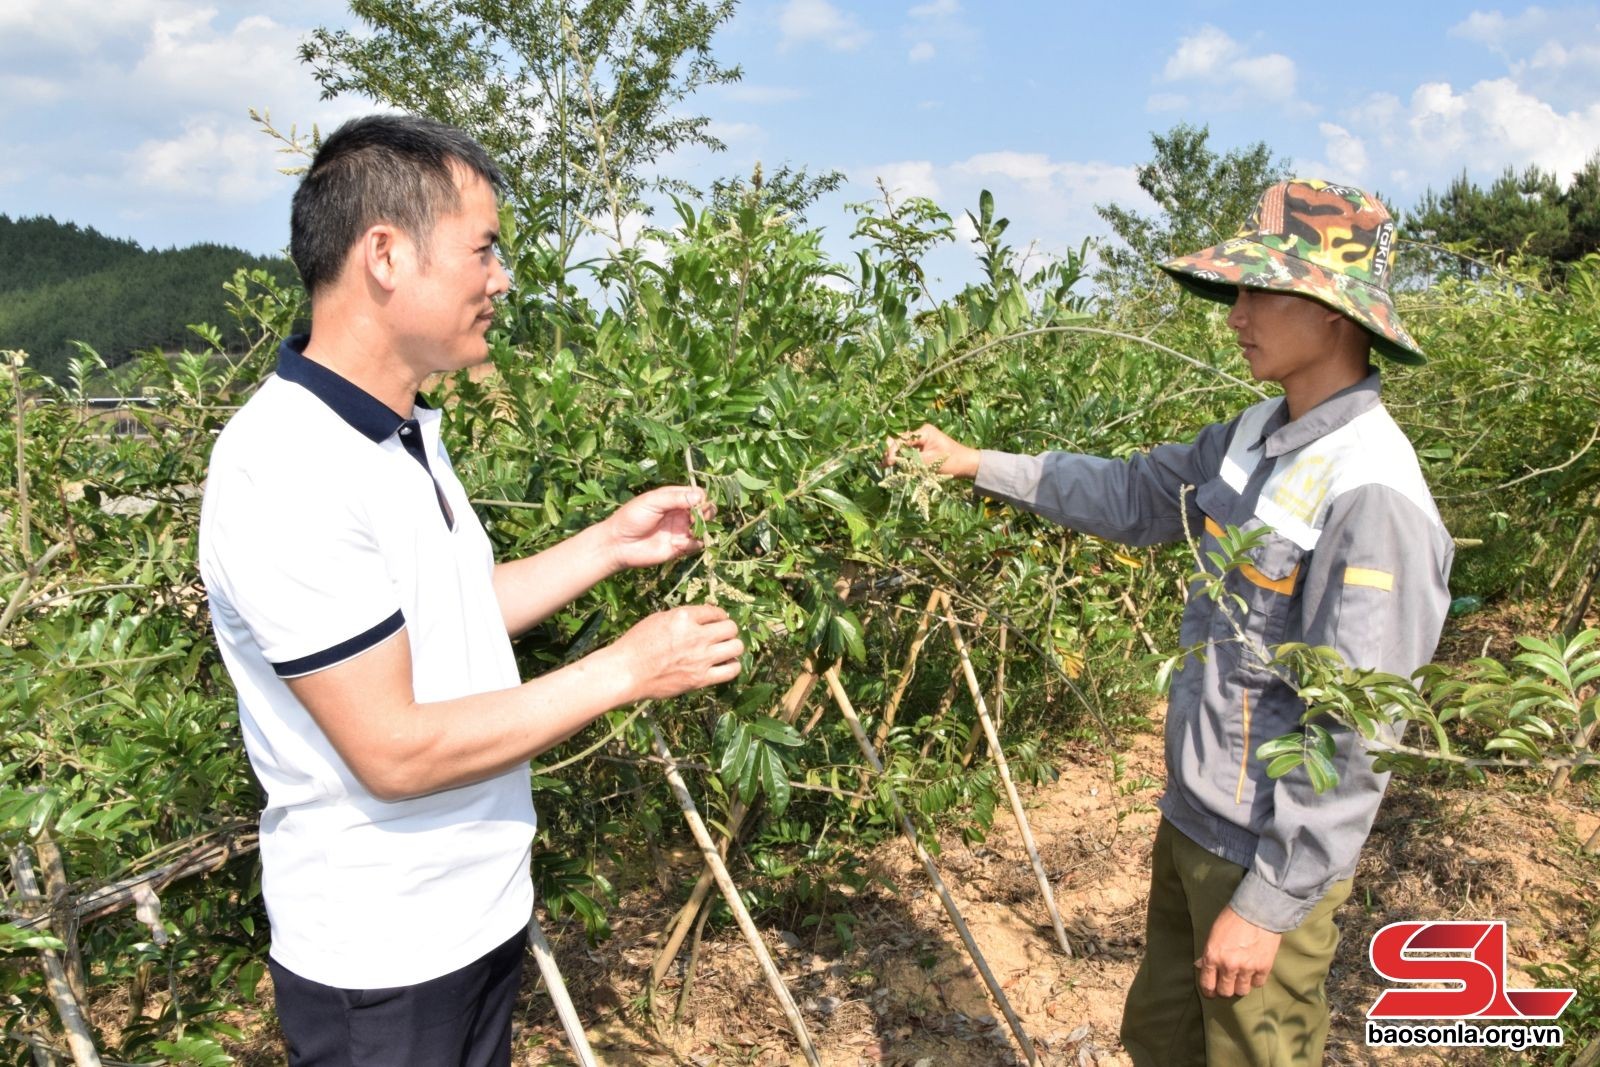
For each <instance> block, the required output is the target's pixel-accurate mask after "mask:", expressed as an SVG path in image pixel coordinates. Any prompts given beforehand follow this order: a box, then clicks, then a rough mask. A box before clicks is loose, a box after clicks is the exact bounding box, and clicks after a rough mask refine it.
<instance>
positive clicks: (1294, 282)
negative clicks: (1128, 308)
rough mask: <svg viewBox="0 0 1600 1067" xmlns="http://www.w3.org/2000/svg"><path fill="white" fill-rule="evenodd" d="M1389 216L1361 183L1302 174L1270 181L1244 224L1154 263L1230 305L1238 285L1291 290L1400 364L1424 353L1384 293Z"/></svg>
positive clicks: (1389, 256)
mask: <svg viewBox="0 0 1600 1067" xmlns="http://www.w3.org/2000/svg"><path fill="white" fill-rule="evenodd" d="M1393 254H1394V220H1393V219H1391V218H1390V217H1389V212H1388V211H1387V210H1385V209H1384V206H1383V205H1382V204H1380V203H1378V201H1376V200H1374V199H1373V198H1372V197H1370V196H1368V195H1367V194H1366V193H1363V192H1362V191H1361V190H1360V189H1353V188H1351V187H1350V186H1348V185H1333V184H1330V183H1328V182H1322V181H1315V180H1312V179H1307V178H1291V179H1290V180H1288V181H1286V182H1279V183H1278V184H1276V185H1274V186H1271V187H1270V188H1268V189H1267V191H1266V192H1265V193H1263V194H1262V195H1261V202H1260V203H1259V204H1257V205H1256V209H1255V211H1254V212H1252V213H1251V215H1250V218H1249V220H1248V221H1247V222H1246V223H1245V224H1244V227H1243V228H1242V229H1241V230H1240V231H1239V232H1238V233H1237V234H1235V235H1234V236H1233V237H1231V238H1229V239H1228V240H1226V241H1224V242H1222V243H1221V244H1219V245H1216V246H1214V247H1211V248H1207V249H1205V250H1204V251H1202V252H1196V253H1194V254H1193V255H1188V256H1181V257H1179V258H1178V259H1174V260H1169V261H1168V262H1166V263H1163V264H1161V269H1162V270H1164V271H1166V272H1167V273H1168V274H1170V275H1171V276H1172V277H1173V279H1174V280H1175V281H1177V282H1178V283H1179V284H1180V285H1182V286H1183V287H1184V288H1185V289H1188V290H1189V291H1190V292H1192V293H1194V294H1196V295H1198V296H1203V297H1205V298H1206V299H1208V300H1218V301H1221V302H1223V303H1225V304H1231V303H1232V302H1233V300H1234V297H1235V295H1236V294H1237V290H1238V287H1239V286H1241V285H1242V286H1244V287H1245V288H1247V289H1266V290H1270V291H1273V292H1282V293H1298V294H1300V295H1301V296H1308V297H1310V298H1311V299H1313V300H1316V301H1318V302H1320V303H1323V304H1326V305H1327V306H1328V307H1331V308H1333V309H1334V310H1335V311H1338V312H1341V313H1342V314H1344V315H1346V316H1348V317H1349V318H1351V319H1354V320H1355V321H1356V322H1357V323H1359V324H1360V325H1361V326H1363V327H1365V328H1366V330H1367V332H1368V333H1370V334H1372V339H1373V347H1375V348H1376V349H1377V350H1378V351H1379V352H1382V353H1383V354H1384V355H1386V356H1388V357H1389V358H1390V359H1394V360H1398V361H1399V362H1401V363H1422V362H1424V360H1425V358H1426V357H1424V356H1423V354H1422V350H1421V349H1420V348H1418V347H1417V343H1416V342H1415V341H1413V340H1412V339H1411V335H1410V334H1409V333H1407V332H1406V330H1405V327H1404V326H1401V325H1400V318H1399V316H1398V315H1396V314H1395V310H1394V301H1393V300H1391V299H1390V298H1389V269H1390V265H1391V260H1392V257H1393Z"/></svg>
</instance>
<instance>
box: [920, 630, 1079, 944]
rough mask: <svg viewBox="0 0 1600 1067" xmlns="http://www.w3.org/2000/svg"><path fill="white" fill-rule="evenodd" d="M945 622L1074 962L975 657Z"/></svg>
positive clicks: (1062, 940)
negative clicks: (981, 682) (990, 713)
mask: <svg viewBox="0 0 1600 1067" xmlns="http://www.w3.org/2000/svg"><path fill="white" fill-rule="evenodd" d="M945 620H946V621H947V622H949V623H950V637H951V639H953V640H954V641H955V643H956V655H958V656H960V657H961V670H962V672H963V673H965V674H966V676H967V688H968V689H969V690H971V691H972V702H973V704H975V705H976V706H977V709H978V721H979V722H980V723H982V724H983V735H984V737H985V738H987V739H988V741H989V751H990V753H991V754H992V755H993V756H994V763H995V766H996V767H998V768H999V769H1000V780H1001V781H1002V782H1004V783H1005V786H1006V797H1007V799H1009V800H1010V801H1011V814H1012V815H1013V816H1014V817H1015V818H1016V820H1017V830H1018V831H1019V832H1020V833H1021V834H1022V843H1023V845H1024V846H1025V847H1026V848H1027V850H1028V859H1029V860H1030V861H1031V862H1032V863H1033V873H1034V877H1036V878H1038V879H1039V894H1040V895H1041V896H1043V897H1044V906H1045V910H1046V911H1048V912H1049V913H1050V922H1051V925H1053V926H1054V927H1055V929H1056V940H1057V941H1058V942H1060V943H1061V951H1062V952H1064V953H1065V954H1066V955H1067V957H1068V958H1069V959H1070V958H1071V957H1072V943H1071V942H1069V941H1068V940H1067V928H1066V927H1065V926H1063V925H1062V923H1061V912H1060V911H1059V910H1058V909H1057V908H1056V895H1055V892H1054V891H1053V890H1052V889H1051V888H1050V876H1049V875H1047V874H1046V873H1045V870H1044V861H1043V860H1041V859H1040V858H1039V848H1038V846H1037V845H1035V844H1034V843H1033V828H1032V827H1030V826H1029V825H1028V816H1027V815H1026V814H1024V812H1023V810H1022V797H1021V796H1020V795H1019V794H1018V793H1017V783H1016V782H1014V781H1012V780H1011V765H1010V764H1009V763H1008V762H1006V753H1005V749H1003V748H1001V747H1000V735H999V733H998V732H997V731H996V730H995V728H994V720H993V719H991V718H989V707H988V704H987V703H986V702H985V701H984V699H983V689H982V688H980V687H979V685H978V675H977V672H975V671H974V670H973V669H972V657H971V656H969V655H968V654H967V642H966V641H965V640H964V639H963V638H962V636H961V630H960V628H959V627H958V626H956V624H955V620H954V619H952V618H950V616H949V615H946V616H945Z"/></svg>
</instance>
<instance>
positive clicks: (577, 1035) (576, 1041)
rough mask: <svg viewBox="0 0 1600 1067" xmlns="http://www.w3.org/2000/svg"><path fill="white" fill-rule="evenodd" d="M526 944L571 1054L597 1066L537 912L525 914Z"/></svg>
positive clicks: (584, 1063)
mask: <svg viewBox="0 0 1600 1067" xmlns="http://www.w3.org/2000/svg"><path fill="white" fill-rule="evenodd" d="M528 947H529V948H531V949H533V958H534V959H535V960H536V961H537V962H538V964H539V973H540V975H542V976H543V977H544V987H545V988H546V989H548V990H549V991H550V1001H551V1003H553V1004H554V1005H555V1006H556V1016H557V1018H559V1019H560V1020H561V1029H563V1030H565V1031H566V1033H567V1046H568V1047H569V1048H571V1049H572V1055H573V1056H574V1057H576V1058H577V1061H578V1065H579V1067H597V1063H596V1060H595V1058H594V1051H593V1050H592V1049H591V1048H589V1036H588V1035H587V1034H585V1033H584V1032H583V1020H581V1019H579V1018H578V1009H577V1008H575V1007H574V1006H573V1004H572V997H570V996H569V995H568V994H567V983H566V982H564V981H562V979H561V970H560V969H559V968H558V967H557V966H556V955H555V953H554V952H552V951H551V950H550V942H549V941H546V940H545V936H544V929H543V928H542V927H541V926H540V925H539V914H538V912H534V913H532V914H530V915H529V916H528Z"/></svg>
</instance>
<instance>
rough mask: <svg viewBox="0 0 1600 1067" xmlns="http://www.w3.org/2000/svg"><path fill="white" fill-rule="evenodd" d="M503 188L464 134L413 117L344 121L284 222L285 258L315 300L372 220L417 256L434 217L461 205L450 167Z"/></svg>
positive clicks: (486, 155)
mask: <svg viewBox="0 0 1600 1067" xmlns="http://www.w3.org/2000/svg"><path fill="white" fill-rule="evenodd" d="M458 167H459V168H465V169H466V170H467V171H468V172H469V173H474V174H477V175H478V176H479V177H481V178H483V180H484V181H486V182H488V183H489V184H490V185H491V186H493V187H494V189H495V191H496V192H503V191H504V190H505V186H506V181H505V175H503V174H502V173H501V172H500V168H499V167H497V166H495V163H494V160H492V159H490V158H489V153H487V152H485V151H484V150H483V146H482V145H480V144H478V142H477V141H474V140H473V139H472V138H471V137H470V136H468V135H467V134H465V133H463V132H462V131H461V130H458V129H456V128H455V127H454V126H447V125H445V124H444V123H442V122H436V121H434V120H433V119H429V118H422V117H420V116H417V115H368V116H366V117H364V118H359V119H351V120H350V121H349V122H346V123H345V124H344V125H342V126H340V127H339V128H338V129H337V130H334V131H333V133H332V134H331V135H330V136H329V137H328V139H327V140H325V141H323V142H322V145H321V147H320V148H318V149H317V154H316V157H315V158H314V159H313V160H312V161H311V167H310V169H308V170H307V171H306V174H305V177H304V178H302V179H301V180H300V187H299V188H298V189H296V190H295V194H294V206H293V208H292V210H291V212H290V217H289V255H290V257H291V258H293V260H294V265H295V267H296V268H297V269H298V270H299V271H300V280H301V282H302V283H304V285H305V287H306V292H307V293H309V294H311V296H312V297H313V298H315V297H316V294H317V290H319V289H321V288H322V287H324V286H325V285H327V284H328V283H330V282H332V281H333V280H334V279H336V278H338V277H339V273H340V272H341V271H342V270H343V269H344V261H345V258H346V257H347V256H348V255H349V253H350V246H351V245H353V244H355V243H356V240H357V239H358V238H359V237H360V236H361V235H362V234H363V233H365V232H366V231H367V229H368V227H371V226H373V225H374V224H376V223H379V222H388V223H392V224H393V225H395V226H398V227H399V228H400V229H401V230H402V231H404V232H405V233H406V235H407V236H409V237H410V238H411V239H412V240H413V241H415V242H416V243H417V245H418V247H419V248H420V249H421V251H422V254H423V255H424V256H426V255H427V253H428V248H427V242H428V238H429V236H430V235H431V234H432V233H433V224H434V220H435V219H436V218H437V217H438V215H440V214H442V213H445V212H449V211H453V210H455V209H456V208H457V207H459V206H460V198H459V197H458V196H457V194H456V174H455V168H458Z"/></svg>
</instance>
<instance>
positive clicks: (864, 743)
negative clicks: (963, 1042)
mask: <svg viewBox="0 0 1600 1067" xmlns="http://www.w3.org/2000/svg"><path fill="white" fill-rule="evenodd" d="M823 678H824V680H826V681H827V683H828V692H829V693H831V694H832V695H833V700H834V703H835V704H837V705H838V706H839V713H840V714H841V715H843V716H844V720H845V722H846V723H848V724H849V725H850V732H851V733H853V734H855V738H856V744H857V745H859V746H860V748H861V754H862V755H863V756H865V757H866V760H867V762H868V763H869V764H871V765H872V769H873V771H875V772H876V773H878V774H882V773H883V761H882V760H880V759H879V758H878V751H877V749H875V748H873V747H872V742H871V741H869V740H868V739H867V732H866V730H864V729H862V727H861V720H860V718H858V717H857V716H856V709H855V708H854V707H853V706H852V705H851V703H850V696H849V694H847V693H846V692H845V691H844V685H843V683H841V682H840V681H839V671H838V668H837V667H830V668H828V671H827V673H825V674H824V675H823ZM890 802H891V803H892V804H893V805H894V812H895V815H896V816H898V817H899V819H900V832H901V833H902V834H904V835H905V838H906V840H907V841H909V842H910V843H911V848H912V851H914V852H915V853H916V854H917V859H919V860H921V861H922V866H923V869H924V870H926V871H927V872H928V880H929V881H931V882H932V883H933V888H934V891H935V892H937V893H938V894H939V901H940V903H942V904H943V905H944V910H945V913H946V914H947V915H949V916H950V921H951V923H952V924H954V926H955V928H956V932H957V933H958V934H960V935H961V941H962V943H963V944H965V945H966V946H967V954H968V955H969V956H971V957H972V962H973V964H974V965H976V966H977V968H978V973H979V974H980V975H982V976H983V983H984V985H986V986H988V988H989V996H990V997H991V998H993V1000H994V1002H995V1004H997V1005H998V1006H999V1008H1000V1012H1001V1014H1003V1015H1004V1016H1005V1017H1006V1022H1007V1023H1008V1024H1010V1026H1011V1036H1012V1037H1014V1038H1015V1039H1016V1041H1017V1047H1019V1048H1020V1049H1022V1054H1023V1057H1024V1058H1025V1059H1026V1060H1027V1061H1028V1062H1029V1063H1030V1064H1037V1063H1038V1062H1039V1058H1038V1053H1036V1052H1035V1051H1034V1049H1033V1041H1032V1040H1030V1039H1029V1037H1028V1032H1027V1031H1026V1030H1024V1029H1023V1028H1022V1020H1021V1019H1019V1018H1017V1013H1016V1011H1014V1010H1013V1009H1012V1007H1011V1001H1010V1000H1008V999H1007V998H1006V993H1005V990H1004V989H1001V988H1000V983H999V981H997V980H996V979H995V976H994V972H993V971H991V970H990V969H989V961H988V960H986V959H984V957H983V952H982V951H981V950H980V949H979V948H978V942H977V941H976V940H974V939H973V936H972V931H971V930H969V929H967V923H966V920H965V919H963V918H962V917H961V909H960V908H958V907H956V902H955V898H954V897H952V896H951V895H950V890H949V889H948V888H946V886H945V884H944V879H943V878H941V877H939V868H937V867H935V866H934V865H933V857H931V856H929V855H928V850H927V849H925V848H923V847H922V842H921V840H919V839H918V837H917V829H916V827H914V826H912V825H911V819H910V817H909V816H908V815H906V812H905V808H904V807H902V806H901V804H900V801H899V800H897V799H895V798H894V797H892V796H891V797H890Z"/></svg>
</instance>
